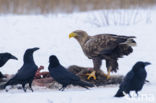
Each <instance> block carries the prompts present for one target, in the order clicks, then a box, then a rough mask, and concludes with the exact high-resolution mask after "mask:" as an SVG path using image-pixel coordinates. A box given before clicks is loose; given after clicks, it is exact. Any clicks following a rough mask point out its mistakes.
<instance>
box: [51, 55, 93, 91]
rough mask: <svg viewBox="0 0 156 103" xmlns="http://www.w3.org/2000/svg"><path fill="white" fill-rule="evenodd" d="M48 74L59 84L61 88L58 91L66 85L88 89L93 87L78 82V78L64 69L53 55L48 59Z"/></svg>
mask: <svg viewBox="0 0 156 103" xmlns="http://www.w3.org/2000/svg"><path fill="white" fill-rule="evenodd" d="M49 63H50V64H49V67H48V69H49V72H50V74H51V76H52V77H53V78H54V79H55V80H56V81H57V82H58V83H60V84H62V88H60V89H59V90H62V91H63V90H64V89H65V88H66V87H67V86H68V85H70V84H72V85H78V86H81V87H84V88H86V89H88V87H93V85H92V84H89V83H86V82H83V81H81V80H80V78H79V77H78V76H76V75H75V74H73V73H71V72H69V71H68V70H67V69H66V68H64V67H63V66H62V65H61V64H60V62H59V60H58V59H57V57H56V56H55V55H52V56H50V58H49Z"/></svg>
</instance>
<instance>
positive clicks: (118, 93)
mask: <svg viewBox="0 0 156 103" xmlns="http://www.w3.org/2000/svg"><path fill="white" fill-rule="evenodd" d="M123 96H125V95H124V94H123V91H122V90H121V89H119V90H118V91H117V93H116V94H115V96H114V97H123Z"/></svg>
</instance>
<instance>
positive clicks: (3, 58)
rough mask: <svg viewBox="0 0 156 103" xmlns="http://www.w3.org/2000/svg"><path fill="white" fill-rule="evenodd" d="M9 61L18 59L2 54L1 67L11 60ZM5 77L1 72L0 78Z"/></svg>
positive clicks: (0, 57)
mask: <svg viewBox="0 0 156 103" xmlns="http://www.w3.org/2000/svg"><path fill="white" fill-rule="evenodd" d="M9 59H15V60H17V58H16V57H15V56H13V55H12V54H10V53H0V67H2V66H4V64H5V63H6V62H7V61H8V60H9ZM3 77H5V76H4V75H3V74H2V73H1V72H0V78H3Z"/></svg>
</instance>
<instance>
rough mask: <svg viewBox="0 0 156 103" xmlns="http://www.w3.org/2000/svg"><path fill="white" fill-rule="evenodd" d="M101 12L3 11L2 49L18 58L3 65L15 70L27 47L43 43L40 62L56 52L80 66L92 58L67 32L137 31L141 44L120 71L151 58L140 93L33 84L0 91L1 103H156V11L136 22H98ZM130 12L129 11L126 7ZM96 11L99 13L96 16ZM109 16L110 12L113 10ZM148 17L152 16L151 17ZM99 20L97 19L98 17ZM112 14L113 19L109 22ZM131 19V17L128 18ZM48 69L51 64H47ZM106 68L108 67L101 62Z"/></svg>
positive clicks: (0, 24)
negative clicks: (31, 13) (45, 13)
mask: <svg viewBox="0 0 156 103" xmlns="http://www.w3.org/2000/svg"><path fill="white" fill-rule="evenodd" d="M98 12H99V13H101V11H94V12H84V13H74V14H58V15H48V16H41V15H38V16H16V15H14V16H13V15H7V16H0V52H11V53H12V54H13V55H15V56H17V57H18V59H19V60H18V61H15V60H9V62H8V63H7V64H6V65H5V66H3V67H2V68H0V71H2V72H3V73H7V74H14V73H16V72H17V70H18V69H19V68H20V67H21V66H22V64H23V54H24V51H25V50H26V49H27V48H31V47H40V50H39V51H37V52H35V53H34V59H35V61H36V64H37V65H44V66H45V68H47V66H48V58H49V56H50V55H52V54H55V55H57V56H58V58H59V59H60V62H61V63H62V65H64V66H65V67H68V66H70V65H73V64H74V65H79V66H84V67H91V66H92V61H91V60H89V59H88V58H87V57H86V56H85V55H84V54H83V52H82V50H81V48H80V45H79V44H78V42H77V41H76V40H75V39H69V38H68V34H69V33H70V32H72V31H74V30H77V29H81V30H85V31H87V32H88V33H89V34H90V35H95V34H98V33H115V34H120V35H134V36H136V37H137V39H136V41H137V46H136V47H134V52H133V53H132V54H130V55H129V56H127V57H126V56H125V57H124V58H122V59H119V70H118V73H116V74H122V75H125V74H126V73H127V72H128V71H129V70H130V69H131V67H132V66H133V65H134V63H135V62H137V61H140V60H141V61H149V62H151V63H152V65H151V66H148V67H147V72H148V76H147V80H149V81H150V84H146V85H145V86H144V88H143V90H142V91H141V92H140V96H139V98H136V97H135V96H134V97H133V98H131V99H130V98H129V97H124V98H114V97H113V95H114V94H115V93H116V91H117V89H118V86H106V87H94V88H91V89H90V90H86V89H83V88H78V87H74V88H68V89H66V90H65V91H64V92H61V91H58V90H55V89H45V88H35V87H34V92H33V93H31V92H30V91H28V92H27V93H24V92H23V91H22V90H17V89H13V90H10V91H9V92H7V93H6V92H5V91H0V103H21V102H22V103H80V102H81V103H86V102H90V103H104V102H107V103H114V102H116V103H123V102H127V103H135V102H136V103H138V102H139V103H155V102H156V80H155V78H156V76H155V73H156V62H155V61H156V54H155V50H156V46H155V45H156V40H155V37H156V34H155V33H156V29H155V27H156V20H155V18H156V11H155V10H153V11H151V13H150V14H146V13H142V14H141V16H140V18H142V19H141V20H142V21H139V23H137V24H132V25H117V26H115V25H110V26H102V24H100V26H97V25H94V24H95V21H97V22H98V23H100V22H103V21H101V20H102V19H101V17H98V18H100V20H99V19H96V20H95V17H97V16H98V15H97V14H98ZM127 12H130V11H127ZM92 14H96V16H94V17H93V18H91V17H92ZM109 15H111V14H109ZM146 16H149V17H150V19H151V20H150V21H151V22H150V23H149V22H148V23H145V21H146V20H145V18H147V17H146ZM149 17H148V19H149ZM94 20H95V21H94ZM111 20H112V19H110V21H111ZM126 21H127V20H126ZM46 70H47V69H46ZM102 70H103V71H106V67H105V62H104V61H103V66H102Z"/></svg>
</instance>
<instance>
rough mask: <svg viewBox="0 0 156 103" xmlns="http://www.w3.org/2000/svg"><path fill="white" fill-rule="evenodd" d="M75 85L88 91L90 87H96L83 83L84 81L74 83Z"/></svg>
mask: <svg viewBox="0 0 156 103" xmlns="http://www.w3.org/2000/svg"><path fill="white" fill-rule="evenodd" d="M74 85H79V86H81V87H84V88H86V89H88V87H94V85H93V84H90V83H87V82H83V81H78V82H76V83H74Z"/></svg>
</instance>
